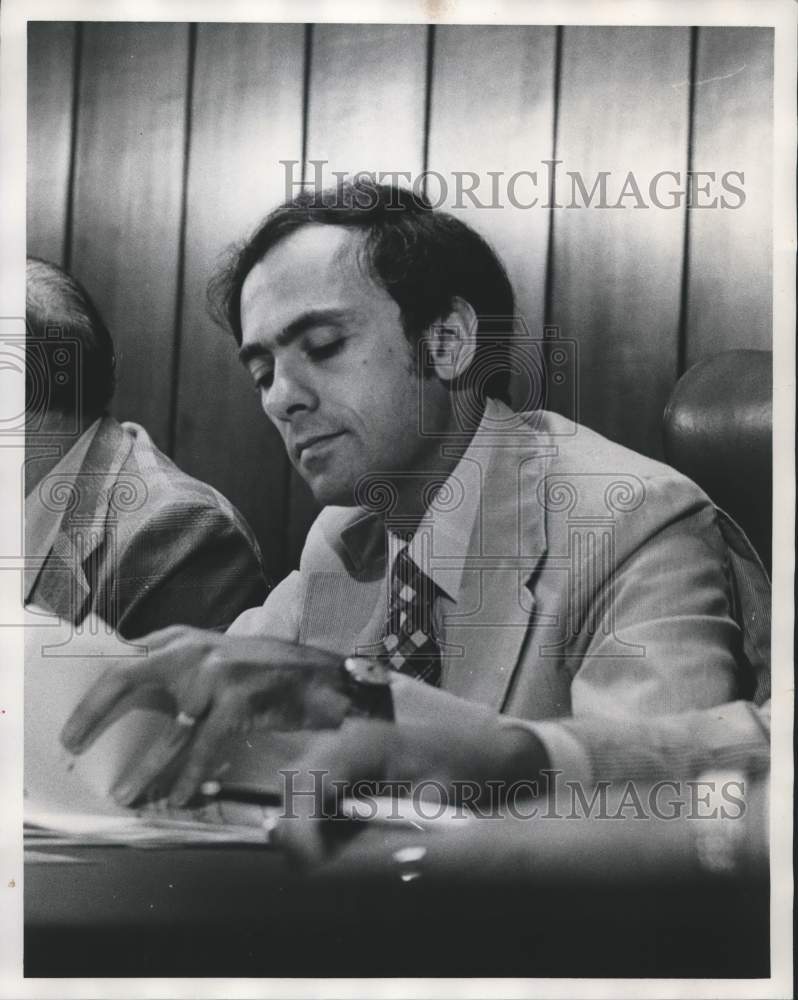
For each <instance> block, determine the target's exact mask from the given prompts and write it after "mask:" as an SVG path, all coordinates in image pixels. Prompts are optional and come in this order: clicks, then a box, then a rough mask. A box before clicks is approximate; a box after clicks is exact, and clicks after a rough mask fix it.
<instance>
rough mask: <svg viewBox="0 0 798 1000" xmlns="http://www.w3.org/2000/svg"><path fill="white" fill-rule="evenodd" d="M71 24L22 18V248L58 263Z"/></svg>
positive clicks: (65, 186)
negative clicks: (24, 218)
mask: <svg viewBox="0 0 798 1000" xmlns="http://www.w3.org/2000/svg"><path fill="white" fill-rule="evenodd" d="M75 36H76V27H75V25H74V24H68V23H59V22H47V21H40V22H35V21H32V22H30V23H29V24H28V191H27V226H28V233H27V246H28V253H29V254H32V255H33V256H36V257H43V258H44V259H45V260H51V261H53V262H54V263H56V264H61V265H63V264H64V251H65V249H66V217H67V201H68V197H69V160H70V147H71V141H72V125H73V122H72V92H73V81H74V72H75Z"/></svg>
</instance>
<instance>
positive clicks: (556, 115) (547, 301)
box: [543, 24, 564, 326]
mask: <svg viewBox="0 0 798 1000" xmlns="http://www.w3.org/2000/svg"><path fill="white" fill-rule="evenodd" d="M563 34H564V28H563V26H562V25H561V24H558V25H557V28H556V31H555V35H554V74H553V76H554V80H553V88H554V89H553V95H552V105H553V109H552V124H551V159H552V161H555V160H556V159H557V145H558V143H559V129H560V100H561V90H562V48H563ZM556 169H557V167H556V164H555V163H554V162H552V177H553V176H554V175H555V172H556ZM552 184H553V181H552ZM550 204H551V205H552V206H553V205H554V204H556V198H552V199H551V202H550ZM553 308H554V208H553V207H551V208H549V232H548V237H547V240H546V276H545V279H544V283H543V325H544V326H550V325H551V323H552V321H553V316H552V311H553Z"/></svg>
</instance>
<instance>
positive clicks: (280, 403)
mask: <svg viewBox="0 0 798 1000" xmlns="http://www.w3.org/2000/svg"><path fill="white" fill-rule="evenodd" d="M360 240H361V237H360V235H359V234H357V233H353V232H351V231H350V230H347V229H344V228H342V227H338V226H318V225H308V226H304V227H303V228H301V229H299V230H297V231H296V232H295V233H293V234H292V235H291V236H289V237H287V238H286V239H285V240H283V241H282V242H280V243H279V244H278V245H277V246H276V247H274V248H273V249H272V250H270V251H269V252H268V253H267V254H266V256H265V257H264V258H263V260H262V261H261V262H260V263H258V264H257V265H256V266H255V267H254V268H253V269H252V271H251V272H250V273H249V275H248V276H247V278H246V281H245V282H244V286H243V288H242V293H241V324H242V331H243V338H242V348H241V356H242V359H243V360H244V361H245V363H246V365H247V368H248V369H249V371H250V373H251V375H252V377H253V379H254V380H255V382H256V384H257V385H258V387H259V389H260V394H261V404H262V406H263V409H264V410H265V412H266V414H267V416H268V417H269V419H270V420H271V421H272V423H273V424H274V425H275V426H276V427H277V429H278V430H279V432H280V434H281V435H282V438H283V441H284V442H285V446H286V449H287V451H288V455H289V457H290V459H291V462H292V463H293V464H294V466H295V467H296V469H297V470H298V471H299V473H300V475H301V476H302V477H303V478H304V479H305V481H306V482H307V483H308V484H309V486H310V488H311V489H312V490H313V494H314V496H315V497H316V499H317V500H318V501H319V502H320V503H322V504H341V505H344V506H347V505H350V504H352V503H354V502H355V500H354V488H355V486H356V484H357V482H358V480H359V479H360V478H361V477H362V476H364V475H366V474H371V475H379V474H381V473H384V474H385V475H386V477H387V478H390V477H391V474H392V473H396V472H401V471H404V470H414V471H423V469H424V468H425V467H426V466H428V465H429V464H430V463H432V462H433V460H434V453H435V450H436V449H435V446H434V445H433V444H432V442H431V440H430V439H429V438H426V439H425V438H422V437H421V436H420V435H419V432H418V428H419V394H420V392H422V391H423V392H424V394H425V398H424V418H425V427H429V426H430V419H432V420H434V422H435V424H436V425H440V426H446V424H447V421H448V420H449V419H450V417H451V402H450V399H449V393H448V391H447V390H446V388H445V386H443V385H442V384H441V383H440V382H439V381H438V380H437V379H434V378H427V379H424V378H421V377H420V376H419V374H418V373H417V371H416V367H415V363H414V353H413V352H414V348H411V346H410V345H409V344H408V341H407V338H406V337H405V335H404V332H403V328H402V321H401V314H400V310H399V306H398V305H397V304H396V302H395V301H394V300H393V299H392V298H391V296H390V295H389V294H388V292H386V291H385V289H383V288H381V287H380V286H379V285H377V284H375V282H374V281H372V280H371V278H370V277H368V275H366V274H365V273H364V271H363V269H362V268H361V266H360V265H359V263H358V260H357V256H356V251H357V248H358V247H359V245H360Z"/></svg>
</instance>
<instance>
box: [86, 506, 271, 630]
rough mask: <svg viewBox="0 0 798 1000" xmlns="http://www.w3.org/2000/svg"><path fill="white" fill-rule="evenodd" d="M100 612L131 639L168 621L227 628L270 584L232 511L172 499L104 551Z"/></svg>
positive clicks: (258, 601) (251, 542) (97, 608)
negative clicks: (121, 542)
mask: <svg viewBox="0 0 798 1000" xmlns="http://www.w3.org/2000/svg"><path fill="white" fill-rule="evenodd" d="M98 583H99V586H98V588H97V600H96V601H95V606H94V610H95V612H96V613H97V614H99V615H100V616H101V617H103V618H106V620H110V621H112V622H116V628H117V631H118V632H119V633H120V634H121V635H122V636H124V637H125V638H127V639H131V638H137V637H139V636H142V635H146V634H148V633H149V632H152V631H154V630H156V629H159V628H164V627H165V626H167V625H194V626H197V627H201V628H213V629H224V628H226V627H227V626H228V625H229V624H230V623H231V622H232V621H233V620H234V619H235V618H236V617H237V616H238V615H239V614H240V613H241V612H242V611H244V610H245V609H246V608H251V607H253V606H256V605H259V604H261V603H262V602H263V599H264V597H265V595H266V593H267V590H268V587H267V583H266V579H265V576H264V572H263V566H262V563H261V556H260V552H259V550H258V547H257V544H256V543H255V541H254V538H253V537H252V536H251V535H250V533H249V532H248V530H247V529H246V528H245V527H244V526H243V525H242V524H241V523H239V521H238V520H237V519H236V518H235V517H232V516H231V515H230V514H229V513H228V512H227V511H225V510H223V509H221V508H219V507H214V506H209V505H202V506H200V505H186V504H182V505H171V506H168V507H165V508H164V509H162V510H160V511H157V512H155V513H154V514H153V515H152V516H150V517H148V518H147V519H146V520H145V521H144V522H143V523H142V524H141V525H138V526H137V528H136V530H135V531H134V532H132V533H131V534H130V536H129V537H128V538H127V540H126V543H125V544H124V545H123V546H122V547H121V550H120V551H118V552H116V553H114V552H113V551H111V552H107V553H106V554H105V560H104V565H103V567H102V571H101V573H100V577H99V579H98Z"/></svg>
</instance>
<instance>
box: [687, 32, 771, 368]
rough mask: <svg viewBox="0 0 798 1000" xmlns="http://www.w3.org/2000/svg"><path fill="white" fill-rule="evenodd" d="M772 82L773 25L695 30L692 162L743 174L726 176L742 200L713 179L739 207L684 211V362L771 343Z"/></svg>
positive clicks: (719, 193)
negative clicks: (686, 256) (686, 219)
mask: <svg viewBox="0 0 798 1000" xmlns="http://www.w3.org/2000/svg"><path fill="white" fill-rule="evenodd" d="M772 80H773V31H772V29H770V28H700V29H699V31H698V52H697V62H696V83H695V118H694V136H695V138H694V143H693V149H694V152H693V168H694V169H695V170H700V171H709V172H714V174H715V177H716V180H717V181H719V180H720V178H721V177H722V175H723V174H725V173H727V172H728V171H737V172H742V173H743V174H744V175H745V178H744V181H741V179H740V178H739V177H732V178H730V182H731V183H732V184H734V185H735V186H736V187H742V188H743V190H744V192H745V196H744V197H745V200H744V202H743V200H742V198H741V197H740V195H738V194H735V193H731V192H728V191H725V190H723V189H722V187H721V185H720V184H719V183H717V182H716V183H713V184H712V185H711V187H712V191H711V194H712V195H714V196H716V197H718V199H720V198H725V199H726V201H727V204H729V205H733V206H737V205H740V207H739V208H737V207H735V208H725V209H724V208H722V207H721V203H720V201H718V204H716V206H715V207H714V208H696V209H693V210H692V211H691V213H690V243H689V253H690V269H689V275H688V289H687V290H688V303H689V306H688V313H687V363H688V366H689V365H691V364H694V363H695V362H696V361H699V360H701V358H704V357H707V356H708V355H711V354H715V353H717V352H718V351H725V350H730V349H731V348H735V347H749V348H750V347H754V348H761V349H763V350H770V347H771V318H772V290H771V275H772V244H771V240H772V236H771V233H772V224H771V219H772V212H773V201H772V187H773V183H772V172H773V107H772V94H773V83H772ZM706 180H707V179H706V178H704V180H703V181H702V183H706ZM712 200H713V198H712V197H702V198H701V204H711V203H712Z"/></svg>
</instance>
